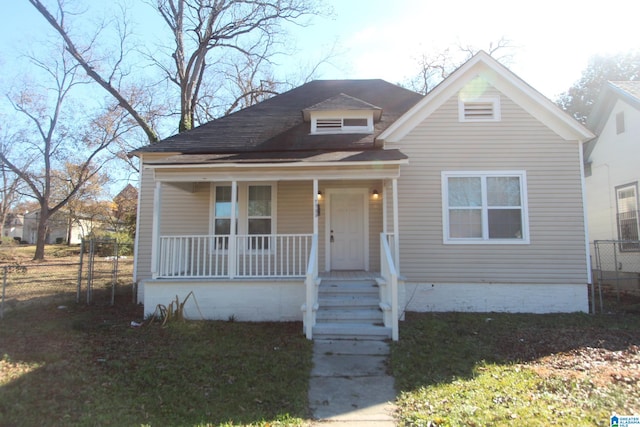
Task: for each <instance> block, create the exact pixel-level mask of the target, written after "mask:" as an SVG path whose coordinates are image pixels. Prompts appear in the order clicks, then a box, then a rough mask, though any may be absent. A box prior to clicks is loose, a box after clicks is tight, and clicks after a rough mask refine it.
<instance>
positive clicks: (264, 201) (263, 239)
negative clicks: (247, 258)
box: [247, 185, 272, 249]
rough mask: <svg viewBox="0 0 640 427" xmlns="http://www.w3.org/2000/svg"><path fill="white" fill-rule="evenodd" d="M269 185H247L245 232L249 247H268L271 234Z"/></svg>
mask: <svg viewBox="0 0 640 427" xmlns="http://www.w3.org/2000/svg"><path fill="white" fill-rule="evenodd" d="M271 214H272V211H271V186H270V185H249V186H248V206H247V234H249V236H250V237H249V240H250V243H249V245H250V248H251V249H269V238H268V235H270V234H271V223H272V217H271Z"/></svg>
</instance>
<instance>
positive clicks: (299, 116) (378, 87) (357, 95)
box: [130, 80, 422, 161]
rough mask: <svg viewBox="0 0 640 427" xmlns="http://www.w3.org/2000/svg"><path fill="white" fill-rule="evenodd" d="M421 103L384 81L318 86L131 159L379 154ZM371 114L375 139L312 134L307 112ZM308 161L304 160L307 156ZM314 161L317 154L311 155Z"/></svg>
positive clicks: (295, 91)
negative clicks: (394, 128)
mask: <svg viewBox="0 0 640 427" xmlns="http://www.w3.org/2000/svg"><path fill="white" fill-rule="evenodd" d="M420 99H422V95H420V94H418V93H415V92H412V91H410V90H407V89H404V88H401V87H400V86H397V85H394V84H391V83H388V82H386V81H384V80H316V81H312V82H309V83H306V84H304V85H302V86H300V87H297V88H295V89H292V90H290V91H288V92H285V93H283V94H280V95H276V96H274V97H273V98H270V99H267V100H266V101H263V102H260V103H259V104H256V105H253V106H251V107H248V108H245V109H243V110H240V111H237V112H235V113H232V114H230V115H228V116H225V117H222V118H219V119H216V120H213V121H211V122H208V123H205V124H203V125H201V126H198V127H197V128H194V129H192V130H190V131H187V132H182V133H179V134H177V135H174V136H171V137H169V138H166V139H164V140H162V141H160V142H157V143H155V144H151V145H148V146H145V147H142V148H140V149H138V150H134V151H133V152H131V153H130V154H132V155H138V154H141V153H172V154H173V153H175V154H177V153H180V154H241V153H245V154H244V155H242V156H239V157H238V160H243V161H246V160H249V159H250V158H252V155H249V154H246V153H258V152H260V153H265V154H266V153H270V154H266V155H265V156H261V158H262V157H275V158H285V159H288V160H291V158H296V155H295V154H293V152H298V153H300V152H305V151H316V152H317V151H318V150H322V151H323V152H334V151H365V150H375V151H376V152H380V151H383V150H380V147H379V146H377V145H376V144H375V141H376V137H377V136H378V135H379V134H380V132H382V131H383V130H384V129H386V128H387V127H388V126H389V125H391V124H392V123H393V122H394V121H395V120H397V119H398V117H400V116H401V115H402V114H404V113H405V112H406V111H407V110H408V109H409V108H411V107H412V106H413V105H414V104H415V103H416V102H418V101H419V100H420ZM327 108H331V109H336V110H352V109H358V110H372V111H374V117H376V115H377V114H378V113H380V112H381V115H380V116H379V118H380V119H379V120H378V121H377V122H376V123H375V124H374V131H373V133H368V134H366V133H353V134H349V133H345V134H331V135H317V134H313V135H312V134H310V128H309V123H308V122H305V119H304V111H305V110H307V112H309V111H311V110H314V109H315V110H320V109H327ZM302 156H305V155H302ZM311 156H313V154H311Z"/></svg>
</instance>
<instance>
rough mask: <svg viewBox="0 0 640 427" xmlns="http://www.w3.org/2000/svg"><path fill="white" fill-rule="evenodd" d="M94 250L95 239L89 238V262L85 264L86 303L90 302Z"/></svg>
mask: <svg viewBox="0 0 640 427" xmlns="http://www.w3.org/2000/svg"><path fill="white" fill-rule="evenodd" d="M94 251H95V241H94V240H93V239H91V240H89V254H88V255H89V262H88V264H87V304H91V300H92V295H91V292H92V287H93V257H94Z"/></svg>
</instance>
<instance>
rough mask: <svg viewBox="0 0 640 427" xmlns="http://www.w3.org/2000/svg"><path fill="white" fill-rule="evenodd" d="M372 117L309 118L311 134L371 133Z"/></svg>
mask: <svg viewBox="0 0 640 427" xmlns="http://www.w3.org/2000/svg"><path fill="white" fill-rule="evenodd" d="M371 132H373V117H364V116H363V117H340V118H337V117H330V118H324V117H313V115H312V117H311V133H371Z"/></svg>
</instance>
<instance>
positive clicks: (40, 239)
mask: <svg viewBox="0 0 640 427" xmlns="http://www.w3.org/2000/svg"><path fill="white" fill-rule="evenodd" d="M48 219H49V213H48V212H46V213H45V212H44V211H42V210H41V211H40V217H39V219H38V232H37V237H36V253H35V255H34V256H33V260H34V261H42V260H44V246H45V244H46V241H47V220H48Z"/></svg>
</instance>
